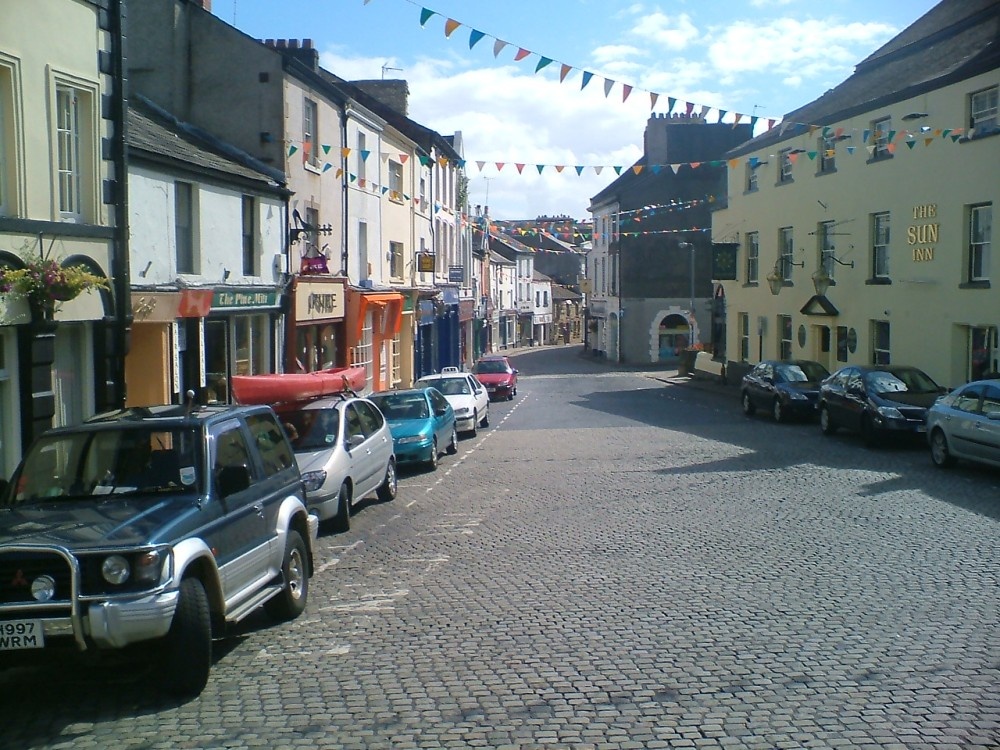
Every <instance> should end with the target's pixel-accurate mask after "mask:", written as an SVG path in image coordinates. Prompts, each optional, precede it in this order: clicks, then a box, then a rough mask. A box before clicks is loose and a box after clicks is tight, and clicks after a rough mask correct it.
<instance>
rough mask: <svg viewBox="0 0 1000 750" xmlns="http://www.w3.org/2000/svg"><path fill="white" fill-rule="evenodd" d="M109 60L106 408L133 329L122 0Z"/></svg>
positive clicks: (117, 400)
mask: <svg viewBox="0 0 1000 750" xmlns="http://www.w3.org/2000/svg"><path fill="white" fill-rule="evenodd" d="M109 3H110V14H109V15H110V26H111V28H110V31H111V34H110V36H111V46H112V50H111V53H112V54H111V57H112V75H111V79H112V84H111V85H112V87H113V89H114V91H113V92H112V97H111V98H112V105H111V107H112V122H113V123H114V126H115V127H114V133H113V134H112V136H111V141H112V144H111V151H112V156H111V160H112V163H113V165H114V169H115V199H114V208H115V227H114V230H115V231H114V239H113V241H112V247H111V274H112V288H113V290H114V297H115V310H114V318H113V320H112V321H111V326H112V334H111V335H112V340H113V346H112V347H111V349H112V351H111V356H109V357H108V360H109V361H108V368H109V372H108V375H109V378H108V379H109V380H110V381H111V382H110V383H109V386H110V387H109V388H108V389H107V390H108V391H109V393H108V398H109V400H111V401H112V402H113V403H111V404H108V405H109V406H117V407H124V406H125V399H126V396H127V395H128V394H127V392H126V386H125V356H126V355H127V354H128V349H129V336H130V332H131V328H132V287H131V283H130V278H131V276H130V270H129V244H128V237H129V231H128V227H129V223H128V209H129V204H128V151H127V147H126V143H127V138H126V128H127V122H128V116H127V115H128V97H127V92H126V84H127V81H126V78H125V57H126V56H125V28H126V18H125V14H126V11H125V0H109Z"/></svg>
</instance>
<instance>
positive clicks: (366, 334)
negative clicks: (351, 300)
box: [351, 308, 375, 390]
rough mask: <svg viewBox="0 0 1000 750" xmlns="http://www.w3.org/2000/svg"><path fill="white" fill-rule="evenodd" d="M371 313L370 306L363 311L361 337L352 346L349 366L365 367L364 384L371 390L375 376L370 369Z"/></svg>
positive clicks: (371, 352)
mask: <svg viewBox="0 0 1000 750" xmlns="http://www.w3.org/2000/svg"><path fill="white" fill-rule="evenodd" d="M372 319H373V315H372V310H371V308H369V309H368V311H367V312H366V313H365V320H364V324H363V327H362V329H361V339H360V340H359V341H358V343H357V345H356V346H355V347H354V350H353V353H352V356H351V367H364V368H365V385H366V387H367V389H368V390H371V387H372V381H373V380H374V377H375V372H374V370H373V369H372V364H373V361H372V355H373V350H372V327H373V323H372Z"/></svg>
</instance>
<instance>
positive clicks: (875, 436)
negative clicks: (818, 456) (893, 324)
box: [819, 365, 945, 447]
mask: <svg viewBox="0 0 1000 750" xmlns="http://www.w3.org/2000/svg"><path fill="white" fill-rule="evenodd" d="M944 392H945V389H944V388H942V387H941V386H939V385H938V384H937V383H935V382H934V381H933V380H932V379H931V377H930V376H929V375H927V373H925V372H923V371H922V370H918V369H917V368H916V367H907V366H904V365H847V366H846V367H841V368H840V369H839V370H837V371H836V372H835V373H833V375H831V376H830V377H828V378H827V379H826V380H824V381H823V383H822V384H821V385H820V388H819V422H820V427H821V428H822V429H823V433H824V434H825V435H832V434H833V433H834V432H836V431H837V429H838V428H840V427H844V428H846V429H848V430H853V431H854V432H860V433H861V435H862V437H863V438H864V441H865V445H867V446H869V447H874V446H875V445H878V444H879V443H880V442H881V441H882V440H883V439H884V438H885V437H886V436H888V435H890V434H896V435H915V434H920V435H923V434H924V432H926V430H927V410H928V409H929V408H930V406H931V404H933V403H934V401H935V400H936V399H937V398H938V396H940V395H941V394H942V393H944Z"/></svg>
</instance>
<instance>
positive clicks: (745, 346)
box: [739, 313, 750, 362]
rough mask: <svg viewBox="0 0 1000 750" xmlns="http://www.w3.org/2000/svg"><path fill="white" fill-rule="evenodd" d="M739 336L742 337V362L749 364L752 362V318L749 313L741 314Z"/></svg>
mask: <svg viewBox="0 0 1000 750" xmlns="http://www.w3.org/2000/svg"><path fill="white" fill-rule="evenodd" d="M739 335H740V362H749V361H750V316H749V315H748V314H747V313H740V317H739Z"/></svg>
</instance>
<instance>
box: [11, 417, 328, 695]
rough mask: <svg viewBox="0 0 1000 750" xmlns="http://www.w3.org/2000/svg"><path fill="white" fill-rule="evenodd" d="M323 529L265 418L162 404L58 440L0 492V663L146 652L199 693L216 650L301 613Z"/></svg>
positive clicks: (39, 450)
mask: <svg viewBox="0 0 1000 750" xmlns="http://www.w3.org/2000/svg"><path fill="white" fill-rule="evenodd" d="M318 527H319V522H318V520H317V518H316V516H314V515H311V514H309V512H308V511H307V508H306V498H305V495H304V492H303V489H302V477H301V475H300V474H299V469H298V465H297V464H296V462H295V457H294V455H293V453H292V447H291V445H289V443H288V439H287V438H286V436H285V432H284V430H282V428H281V425H280V423H279V422H278V420H277V418H276V416H275V413H274V412H273V411H272V410H271V408H270V407H267V406H249V407H248V406H243V407H231V406H229V407H193V408H191V407H185V406H171V405H165V406H155V407H144V408H135V409H125V410H121V411H116V412H113V413H109V414H104V415H99V416H97V417H93V418H91V419H90V420H88V421H86V422H84V423H83V424H80V425H75V426H72V427H60V428H57V429H53V430H49V431H48V432H46V433H45V434H44V435H42V436H41V437H40V438H39V439H38V440H36V441H35V442H34V443H33V444H32V445H31V447H30V448H29V449H28V451H27V453H26V454H25V456H24V458H23V460H22V461H21V463H20V465H19V466H18V468H17V469H16V470H15V472H14V475H13V478H12V479H11V481H10V482H9V483H8V482H0V580H2V581H3V586H0V665H9V664H11V663H12V662H15V660H16V661H21V662H23V661H27V662H29V663H30V662H32V661H34V660H36V659H42V658H45V657H46V656H48V655H53V656H55V658H59V655H60V654H63V653H64V649H65V648H66V647H68V648H71V649H75V650H77V651H80V652H93V653H97V654H100V653H101V652H109V651H114V650H118V649H122V648H124V647H126V646H129V645H131V644H135V643H140V642H145V643H149V644H152V646H153V647H152V648H149V650H148V653H150V654H151V655H153V656H154V658H156V659H157V660H158V669H157V671H156V683H157V684H158V685H160V686H162V687H164V688H166V689H167V690H169V691H172V692H176V693H180V694H194V693H198V692H200V691H201V690H202V689H203V688H204V687H205V684H206V683H207V681H208V676H209V670H210V667H211V664H212V639H213V637H215V636H219V635H221V634H222V632H223V630H224V629H225V628H226V626H228V625H232V624H234V623H237V622H239V621H240V620H242V619H243V618H245V617H246V616H247V615H249V614H251V613H252V612H254V611H255V610H256V609H257V608H258V607H260V606H261V605H263V606H264V609H265V610H267V612H268V613H269V614H271V615H272V616H274V617H276V618H279V619H289V618H293V617H296V616H298V615H299V614H300V613H301V612H302V611H303V610H304V609H305V607H306V600H307V597H308V593H309V577H310V576H311V575H312V572H313V545H314V543H315V540H316V533H317V529H318Z"/></svg>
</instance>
